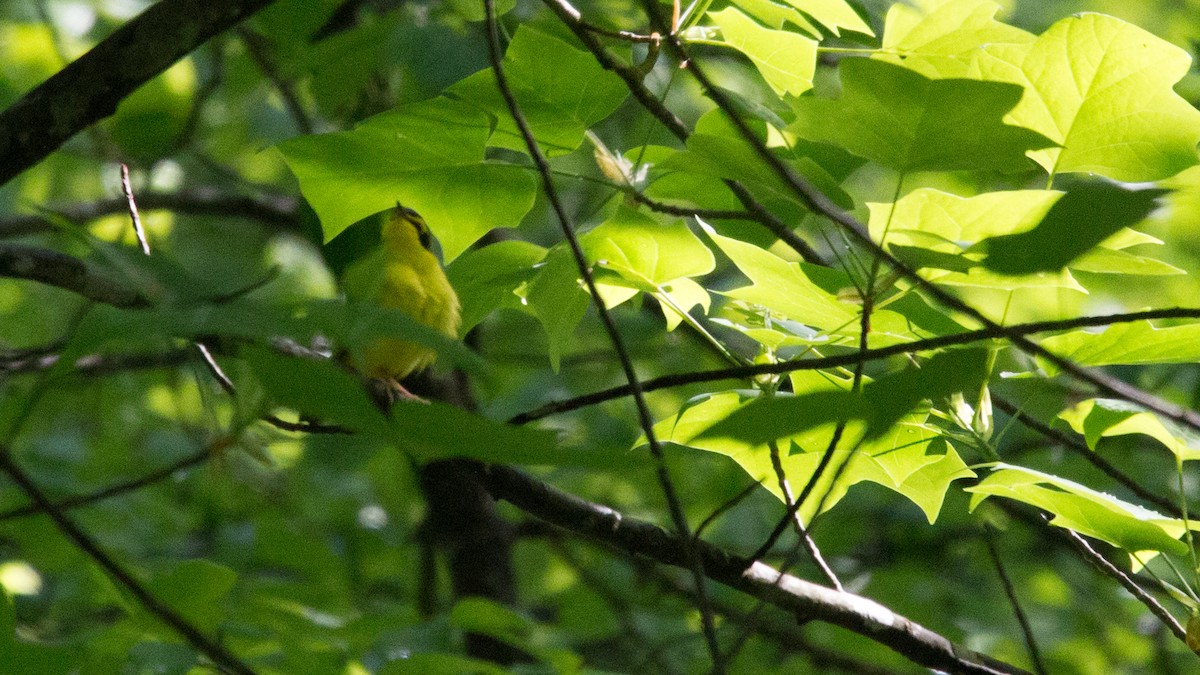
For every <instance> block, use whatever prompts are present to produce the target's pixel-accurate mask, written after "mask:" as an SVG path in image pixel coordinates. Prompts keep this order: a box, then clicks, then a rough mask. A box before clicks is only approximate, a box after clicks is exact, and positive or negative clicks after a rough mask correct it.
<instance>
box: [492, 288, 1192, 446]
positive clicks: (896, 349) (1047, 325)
mask: <svg viewBox="0 0 1200 675" xmlns="http://www.w3.org/2000/svg"><path fill="white" fill-rule="evenodd" d="M1181 318H1192V319H1194V318H1200V309H1196V308H1190V307H1175V308H1168V309H1152V310H1147V311H1144V312H1129V313H1124V314H1106V315H1103V316H1081V317H1075V318H1071V319H1063V320H1059V321H1038V322H1034V323H1024V324H1017V325H1013V326H993V327H988V328H982V329H980V330H973V331H966V332H963V333H956V334H952V335H940V336H938V337H934V338H926V339H924V340H914V341H912V342H902V343H900V344H894V345H888V346H887V347H879V348H877V349H864V350H861V351H855V352H853V353H849V354H839V355H837V356H823V357H818V358H811V359H808V358H806V359H792V360H790V361H780V362H778V363H761V364H755V365H750V366H738V367H735V368H720V369H715V370H699V371H693V372H690V373H679V374H675V375H664V376H662V377H656V378H652V379H649V380H644V381H643V382H642V390H643V391H647V392H650V391H657V390H659V389H668V388H671V387H682V386H684V385H688V384H699V383H702V382H716V381H719V380H742V379H749V378H752V377H757V376H759V375H782V374H784V373H791V372H795V371H800V370H819V369H824V368H835V367H838V366H852V365H858V364H859V363H863V362H866V361H875V360H878V359H885V358H888V357H891V356H899V355H901V354H911V353H914V352H921V351H928V350H932V349H942V348H944V347H953V346H957V345H965V344H971V343H975V342H981V341H983V340H992V339H996V338H1002V337H1005V336H1008V335H1014V334H1016V335H1030V334H1034V333H1044V332H1049V331H1057V330H1070V329H1072V328H1084V327H1087V326H1109V325H1112V324H1117V323H1131V322H1134V321H1148V320H1151V319H1181ZM630 393H631V392H630V390H629V387H628V386H627V385H621V386H616V387H611V388H609V389H604V390H601V391H597V392H593V393H591V394H585V395H583V396H578V397H575V398H571V399H566V400H563V401H555V402H553V403H547V404H545V405H543V406H541V407H540V408H536V409H534V410H531V411H529V412H525V413H521V414H520V415H517V416H516V417H513V418H512V419H510V420H509V422H510V423H511V424H526V423H528V422H532V421H534V420H539V419H542V418H543V417H549V416H550V415H556V414H559V413H564V412H570V411H572V410H578V409H580V408H584V407H587V406H590V405H596V404H597V403H603V402H605V401H611V400H613V399H617V398H621V397H622V396H629V395H630Z"/></svg>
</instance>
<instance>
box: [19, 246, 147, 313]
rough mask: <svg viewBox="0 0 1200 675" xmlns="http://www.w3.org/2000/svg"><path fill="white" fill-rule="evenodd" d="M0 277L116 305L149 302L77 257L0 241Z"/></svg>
mask: <svg viewBox="0 0 1200 675" xmlns="http://www.w3.org/2000/svg"><path fill="white" fill-rule="evenodd" d="M0 277H10V278H13V279H28V280H30V281H38V282H41V283H43V284H47V285H49V286H56V287H58V288H62V289H65V290H68V291H71V292H73V293H77V294H79V295H81V296H83V297H84V298H87V299H88V300H94V301H96V302H100V303H104V304H106V305H114V306H116V307H128V308H137V307H147V306H149V304H150V303H149V301H148V300H147V299H146V298H144V297H142V296H141V295H140V294H138V293H137V292H136V291H132V290H130V289H128V288H126V287H124V286H121V285H119V284H117V283H116V282H114V281H113V280H111V279H109V278H108V277H105V276H103V275H100V274H97V273H96V271H95V270H93V269H92V268H91V266H89V265H88V264H87V263H86V262H84V261H82V260H80V259H79V258H75V257H73V256H69V255H67V254H65V253H59V252H58V251H51V250H49V249H44V248H38V247H36V246H25V245H23V244H0Z"/></svg>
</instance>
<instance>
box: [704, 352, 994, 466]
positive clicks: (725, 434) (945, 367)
mask: <svg viewBox="0 0 1200 675" xmlns="http://www.w3.org/2000/svg"><path fill="white" fill-rule="evenodd" d="M986 364H987V352H986V350H983V349H964V350H956V351H949V352H943V353H940V354H937V355H935V356H934V357H933V358H931V359H929V360H928V361H927V362H926V363H924V364H922V366H921V367H919V368H908V369H905V370H903V371H900V372H896V373H890V374H888V375H885V376H883V377H880V378H879V379H877V380H875V381H874V382H870V383H868V384H867V385H865V386H864V387H863V390H862V394H861V396H860V395H858V394H855V393H852V392H848V391H842V390H832V391H820V392H814V393H808V394H800V395H796V396H776V397H771V398H762V399H758V400H756V401H754V402H752V403H750V404H748V405H746V406H744V407H742V408H740V409H739V410H738V411H737V412H735V413H732V414H730V415H729V416H728V417H726V418H724V419H723V420H721V421H720V422H717V423H716V424H714V425H713V426H712V427H711V428H709V429H707V430H705V431H704V432H703V433H701V434H700V436H701V437H702V438H728V439H734V440H736V441H739V442H742V443H747V444H750V445H762V444H764V443H767V442H769V441H773V440H776V439H780V438H787V437H790V436H794V435H795V434H799V433H802V432H804V431H807V430H809V429H813V428H815V427H818V426H820V425H823V424H828V423H833V422H846V421H848V420H851V419H862V420H866V421H867V423H868V429H867V432H868V437H872V438H874V437H879V436H880V435H882V434H884V433H885V432H886V431H887V430H888V429H890V428H891V427H892V425H894V424H895V423H896V422H898V421H899V420H900V419H901V418H903V417H904V416H905V415H907V414H908V413H909V412H910V411H911V410H913V409H914V408H916V407H917V405H918V404H919V403H920V402H921V401H922V400H926V399H932V400H933V401H935V402H936V401H940V400H941V399H943V398H946V397H948V396H950V395H951V394H953V393H955V392H961V391H972V390H976V389H978V387H979V384H980V382H982V381H983V380H984V378H985V377H986V376H987V370H986Z"/></svg>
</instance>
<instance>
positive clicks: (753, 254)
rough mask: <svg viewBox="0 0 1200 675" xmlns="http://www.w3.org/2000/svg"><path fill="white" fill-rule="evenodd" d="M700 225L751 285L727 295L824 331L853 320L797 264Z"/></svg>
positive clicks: (847, 311) (852, 315)
mask: <svg viewBox="0 0 1200 675" xmlns="http://www.w3.org/2000/svg"><path fill="white" fill-rule="evenodd" d="M701 227H703V228H704V231H705V232H706V233H707V234H708V236H709V237H711V238H712V240H713V241H714V242H715V243H716V244H717V246H718V247H719V248H720V249H721V252H723V253H724V254H725V255H726V256H728V257H729V259H730V260H732V261H733V264H734V265H737V268H738V269H739V270H741V272H742V274H745V275H746V276H747V277H748V278H749V279H750V281H751V285H750V286H742V287H741V288H737V289H735V290H732V291H729V292H728V293H726V295H727V296H729V297H731V298H735V299H738V300H742V301H745V302H750V303H754V304H758V305H762V306H764V307H766V308H768V309H770V310H771V311H772V312H773V313H776V314H780V315H783V316H785V317H787V318H789V319H792V320H793V321H797V322H799V323H802V324H805V325H808V326H814V327H816V328H821V329H824V330H837V329H840V328H842V327H843V326H847V325H849V324H851V323H853V322H855V321H856V313H855V312H854V311H852V310H851V309H850V308H849V306H847V305H845V304H843V303H841V302H838V300H837V298H836V297H835V296H834V295H833V294H831V293H828V292H826V291H825V290H824V289H822V288H820V287H819V286H817V285H816V284H814V283H813V282H812V281H811V280H810V279H809V278H808V276H807V275H806V274H805V273H804V270H803V269H802V268H801V266H800V265H799V264H798V263H790V262H787V261H786V260H784V259H782V258H780V257H779V256H776V255H775V254H774V253H771V252H769V251H765V250H763V249H761V248H759V247H757V246H754V245H752V244H747V243H745V242H743V241H738V240H737V239H732V238H729V237H723V236H721V235H719V234H717V233H716V231H715V230H713V229H712V228H711V227H709V226H707V225H705V224H704V223H701Z"/></svg>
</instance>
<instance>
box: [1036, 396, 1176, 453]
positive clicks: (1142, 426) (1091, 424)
mask: <svg viewBox="0 0 1200 675" xmlns="http://www.w3.org/2000/svg"><path fill="white" fill-rule="evenodd" d="M1058 416H1059V417H1060V418H1061V419H1063V420H1065V421H1066V422H1067V423H1068V424H1070V425H1071V428H1072V429H1074V430H1075V431H1076V432H1077V433H1080V434H1083V436H1084V438H1085V439H1086V440H1087V444H1088V447H1089V448H1091V449H1093V450H1095V449H1096V444H1097V443H1099V442H1100V439H1101V438H1108V437H1111V436H1126V435H1129V434H1141V435H1144V436H1149V437H1150V438H1153V439H1155V440H1156V441H1158V442H1159V443H1162V444H1163V445H1165V446H1166V447H1167V449H1168V450H1170V451H1171V452H1172V453H1174V454H1175V456H1176V457H1178V458H1179V460H1180V461H1188V460H1193V459H1200V435H1197V434H1196V433H1195V432H1193V431H1191V430H1189V429H1187V428H1186V427H1181V426H1179V425H1177V424H1175V423H1174V422H1171V421H1170V420H1163V419H1159V417H1158V416H1157V415H1155V414H1154V413H1151V412H1148V411H1146V410H1145V409H1144V408H1140V407H1138V406H1135V405H1133V404H1132V403H1127V402H1125V401H1120V400H1114V399H1104V398H1095V399H1088V400H1086V401H1083V402H1081V403H1079V404H1078V405H1076V406H1075V407H1074V408H1070V409H1068V410H1064V411H1063V412H1061V413H1059V415H1058Z"/></svg>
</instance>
